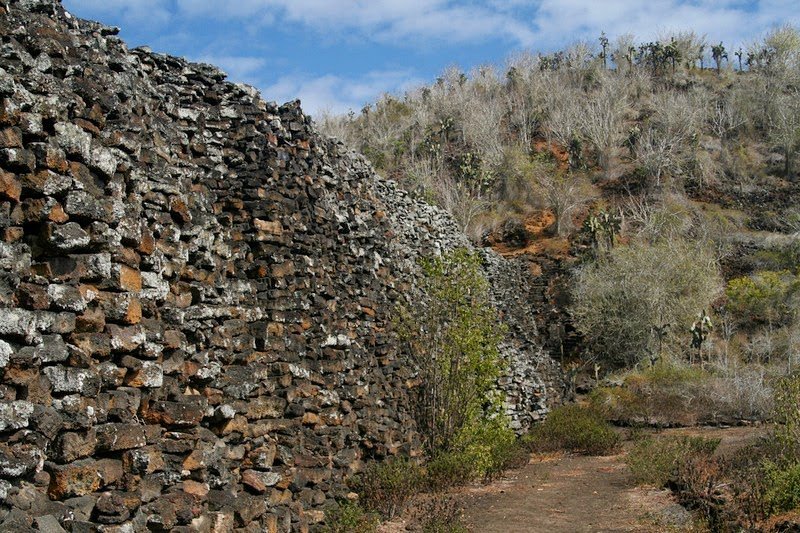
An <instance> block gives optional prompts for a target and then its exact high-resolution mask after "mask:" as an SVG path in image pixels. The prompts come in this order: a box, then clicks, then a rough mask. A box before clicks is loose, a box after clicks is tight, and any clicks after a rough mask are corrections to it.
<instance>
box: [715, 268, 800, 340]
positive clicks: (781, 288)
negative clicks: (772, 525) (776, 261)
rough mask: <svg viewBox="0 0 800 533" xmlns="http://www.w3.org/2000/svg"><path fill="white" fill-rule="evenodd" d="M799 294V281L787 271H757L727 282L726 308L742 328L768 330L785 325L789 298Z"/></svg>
mask: <svg viewBox="0 0 800 533" xmlns="http://www.w3.org/2000/svg"><path fill="white" fill-rule="evenodd" d="M798 291H800V279H798V278H797V276H795V275H794V274H792V273H791V272H789V271H788V270H783V271H780V272H771V271H761V272H757V273H756V274H753V275H751V276H745V277H741V278H736V279H733V280H731V281H729V282H728V286H727V288H726V289H725V295H726V296H727V297H728V308H729V309H730V310H731V312H732V313H733V314H734V316H735V317H736V318H737V319H738V321H739V323H740V324H741V325H742V326H745V327H748V328H752V327H753V325H754V324H768V325H769V326H770V327H773V326H778V325H781V324H784V323H786V322H787V321H788V320H789V319H790V318H791V316H792V314H793V311H794V309H793V305H792V298H793V296H794V295H796V294H797V293H798Z"/></svg>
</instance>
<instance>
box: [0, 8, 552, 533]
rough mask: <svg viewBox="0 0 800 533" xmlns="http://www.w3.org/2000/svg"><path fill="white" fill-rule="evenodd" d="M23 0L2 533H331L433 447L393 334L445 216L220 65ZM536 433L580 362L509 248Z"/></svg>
mask: <svg viewBox="0 0 800 533" xmlns="http://www.w3.org/2000/svg"><path fill="white" fill-rule="evenodd" d="M116 33H117V30H116V29H115V28H107V27H104V26H102V25H100V24H97V23H94V22H88V21H82V20H79V19H76V18H75V17H73V16H72V15H70V14H68V13H66V12H65V11H64V10H63V8H62V7H61V5H60V3H58V2H57V1H56V0H0V35H2V46H1V47H0V529H2V530H3V531H6V530H9V531H11V530H13V531H26V530H33V528H39V529H40V530H47V531H61V530H68V531H147V530H159V531H160V530H170V529H175V530H178V531H189V530H201V531H219V532H222V531H231V530H233V529H234V528H237V527H247V528H248V529H247V530H248V531H256V530H258V531H263V530H267V531H273V530H275V531H285V530H289V529H291V530H293V531H294V530H299V531H302V530H304V529H306V528H309V527H310V528H312V529H313V528H315V527H317V526H316V524H318V523H319V522H320V520H321V519H322V517H323V514H322V509H324V508H325V506H326V505H330V504H331V503H332V502H331V501H330V500H333V499H335V498H340V497H342V496H344V495H346V494H347V493H348V492H349V489H348V487H347V485H346V482H345V481H346V478H347V476H349V475H352V474H353V473H354V472H356V471H357V470H358V469H359V468H361V467H363V464H364V462H365V461H366V460H371V459H380V458H383V457H386V456H388V455H392V454H397V453H404V454H419V452H420V449H419V436H418V435H417V433H416V430H415V424H414V422H413V419H412V418H411V409H410V404H409V397H408V395H409V390H408V387H409V383H413V381H414V372H415V371H414V369H413V368H412V367H411V366H410V365H409V363H408V358H407V357H406V356H405V355H404V354H403V353H401V352H399V351H398V345H397V343H396V342H394V339H393V337H392V335H391V333H390V331H391V328H390V326H391V321H392V318H393V315H394V309H395V305H396V304H397V303H401V302H407V301H408V300H409V299H413V298H414V295H415V294H416V292H415V288H414V287H415V283H416V280H417V279H418V276H419V275H420V273H419V267H418V263H417V259H418V258H419V257H420V256H422V255H427V254H436V253H441V252H442V251H443V250H447V249H450V248H453V247H455V246H468V243H467V240H466V238H465V237H464V236H463V235H462V234H460V233H459V231H458V229H457V227H456V226H455V224H454V223H453V222H452V221H451V220H450V218H449V217H448V216H447V215H446V214H445V213H443V212H442V211H440V210H438V209H436V208H433V207H431V206H428V205H426V204H424V203H421V202H419V201H417V200H415V199H413V198H411V197H410V196H408V195H407V194H406V193H405V192H403V191H402V190H400V189H399V188H398V187H397V186H396V185H395V184H394V183H392V182H390V181H385V180H383V179H381V178H380V177H378V176H376V175H375V174H374V172H373V170H372V169H371V168H370V167H369V165H367V164H366V163H365V162H364V160H363V159H362V158H360V157H358V156H356V155H355V154H353V153H350V152H347V151H346V150H345V149H344V147H343V145H342V144H340V143H338V142H336V141H334V140H330V139H325V138H322V137H321V136H319V135H318V134H317V133H316V132H315V131H314V129H313V126H312V124H311V121H310V119H309V117H307V116H306V115H304V114H303V112H302V111H301V109H300V107H299V104H298V103H297V102H294V103H289V104H286V105H284V106H281V107H278V106H276V105H274V104H271V103H267V102H264V101H263V100H262V99H261V98H260V96H259V95H258V94H257V92H256V91H255V90H253V89H252V88H250V87H246V86H243V85H234V84H230V83H227V82H225V81H224V78H225V76H224V74H223V73H222V72H220V71H219V70H217V69H215V68H214V67H211V66H208V65H199V64H192V63H188V62H186V61H184V60H183V59H179V58H175V57H169V56H165V55H160V54H154V53H152V52H150V51H149V50H146V49H136V50H128V48H127V47H126V46H125V44H124V43H123V42H122V41H120V40H119V39H118V38H116V37H115V35H116ZM482 254H483V256H484V258H485V264H486V272H487V275H488V277H489V279H490V281H491V282H492V294H493V297H494V299H495V303H496V305H497V307H498V309H499V310H500V311H502V314H503V316H504V320H505V321H506V322H507V323H508V324H509V326H510V328H509V335H508V338H507V339H506V341H505V342H504V344H503V352H504V354H505V355H506V356H507V357H508V359H509V360H510V361H511V362H512V370H511V372H510V373H509V375H508V376H505V377H504V378H503V379H502V380H501V382H500V383H499V385H500V387H501V388H503V390H504V391H505V392H506V393H507V397H508V404H507V408H508V409H507V410H508V414H509V416H510V417H511V418H512V420H513V423H514V425H515V427H516V428H517V429H519V430H524V429H525V428H527V427H528V426H529V425H530V424H531V423H532V422H533V421H535V420H536V419H538V418H539V417H540V416H541V415H542V414H543V413H544V412H545V410H546V408H545V406H546V405H547V402H548V394H550V390H551V389H550V387H549V386H548V385H546V384H549V383H551V381H552V380H553V379H555V376H557V369H556V367H555V365H554V364H553V363H552V362H551V361H550V359H549V358H548V357H547V356H545V355H544V354H543V353H542V351H541V348H540V345H539V341H538V335H537V332H536V328H535V325H534V322H533V317H532V316H531V313H532V312H533V310H532V307H531V302H530V299H529V298H528V295H529V292H528V290H527V288H526V287H527V285H526V276H525V273H524V272H522V271H521V270H520V269H519V268H518V267H517V266H514V265H512V264H510V263H506V262H505V261H504V260H503V259H502V258H500V257H498V256H496V255H495V254H493V253H491V252H489V251H484V252H482Z"/></svg>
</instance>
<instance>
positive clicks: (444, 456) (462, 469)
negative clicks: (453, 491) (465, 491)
mask: <svg viewBox="0 0 800 533" xmlns="http://www.w3.org/2000/svg"><path fill="white" fill-rule="evenodd" d="M425 472H426V482H427V486H428V488H429V489H430V490H432V491H434V492H438V491H442V490H446V489H448V488H450V487H454V486H457V485H463V484H464V483H468V482H470V481H472V479H473V478H475V466H474V465H473V464H472V463H471V462H470V461H468V460H467V457H465V454H463V453H457V452H441V453H439V454H437V455H436V456H435V457H434V458H433V459H432V460H430V461H429V462H428V464H427V465H425Z"/></svg>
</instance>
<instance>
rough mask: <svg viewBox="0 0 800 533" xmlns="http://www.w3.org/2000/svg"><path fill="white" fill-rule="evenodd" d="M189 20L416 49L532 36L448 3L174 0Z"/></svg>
mask: <svg viewBox="0 0 800 533" xmlns="http://www.w3.org/2000/svg"><path fill="white" fill-rule="evenodd" d="M177 2H178V7H179V9H180V10H181V12H182V13H184V14H185V15H188V16H195V17H198V16H201V17H202V16H210V15H214V16H221V17H226V18H234V19H236V18H242V19H246V20H248V21H249V22H253V21H261V22H262V23H273V22H279V21H286V22H289V23H295V24H301V25H303V26H306V27H308V28H312V29H314V30H316V31H318V32H320V33H322V34H324V35H327V36H330V35H336V36H340V37H341V36H347V37H352V36H353V32H356V33H358V34H359V35H360V36H361V37H362V38H366V39H368V40H372V41H377V42H391V43H393V44H407V45H411V46H416V45H418V44H419V41H418V39H424V40H425V41H442V42H447V43H465V42H480V41H482V40H484V39H487V38H490V37H499V38H503V39H506V40H511V41H514V42H516V43H517V44H529V41H530V38H531V37H532V35H533V34H532V32H531V31H530V30H529V29H528V28H527V26H526V25H525V24H523V23H522V22H520V21H519V20H517V19H515V18H514V17H513V16H511V15H510V14H508V13H506V12H505V10H503V9H498V8H496V7H493V6H492V5H489V4H485V3H481V2H455V1H452V0H240V1H239V2H236V3H235V4H233V5H227V6H226V9H225V10H224V11H221V10H220V9H219V5H218V2H216V1H215V0H177Z"/></svg>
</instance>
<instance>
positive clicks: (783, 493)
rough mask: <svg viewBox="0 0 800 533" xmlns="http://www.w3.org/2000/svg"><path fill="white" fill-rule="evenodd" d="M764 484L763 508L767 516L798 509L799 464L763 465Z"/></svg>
mask: <svg viewBox="0 0 800 533" xmlns="http://www.w3.org/2000/svg"><path fill="white" fill-rule="evenodd" d="M764 474H765V478H766V480H767V481H766V484H765V488H766V490H765V491H764V507H765V508H766V510H767V512H768V513H769V514H779V513H784V512H786V511H791V510H794V509H797V508H798V507H800V463H797V462H792V463H789V464H786V465H778V464H775V463H772V462H767V463H766V464H765V465H764Z"/></svg>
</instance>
